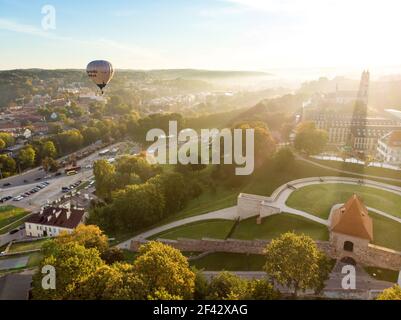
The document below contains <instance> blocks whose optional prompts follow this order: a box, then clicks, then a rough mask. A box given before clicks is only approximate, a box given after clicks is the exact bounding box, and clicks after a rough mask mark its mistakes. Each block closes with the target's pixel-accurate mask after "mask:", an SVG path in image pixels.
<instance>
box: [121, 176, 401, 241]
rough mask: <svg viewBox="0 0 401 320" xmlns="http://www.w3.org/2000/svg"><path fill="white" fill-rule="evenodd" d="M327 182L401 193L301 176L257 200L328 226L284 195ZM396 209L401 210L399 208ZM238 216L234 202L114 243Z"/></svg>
mask: <svg viewBox="0 0 401 320" xmlns="http://www.w3.org/2000/svg"><path fill="white" fill-rule="evenodd" d="M327 183H336V184H338V183H342V184H353V185H364V186H368V187H373V188H377V189H380V190H384V191H388V192H392V193H395V194H398V195H399V196H401V187H397V186H392V185H388V184H385V183H381V182H377V181H372V180H365V179H364V180H361V179H355V178H346V177H314V178H305V179H299V180H294V181H290V182H288V183H286V184H284V185H282V186H280V187H279V188H277V189H276V190H275V191H274V192H273V193H272V196H271V197H262V198H264V199H265V200H261V202H262V205H263V204H266V205H268V206H273V207H277V208H279V209H280V211H281V212H286V213H291V214H294V215H298V216H301V217H304V218H306V219H309V220H312V221H315V222H317V223H320V224H323V225H326V226H328V225H329V219H322V218H319V217H317V216H314V215H313V214H310V213H307V212H304V211H301V210H298V209H294V208H291V207H289V206H287V205H286V201H287V199H288V198H289V197H290V195H291V194H292V193H293V192H294V191H296V190H297V189H299V188H302V187H306V186H309V185H314V184H327ZM368 209H369V210H371V211H373V212H375V213H377V214H379V215H382V216H384V217H386V218H389V219H392V220H394V221H396V222H399V223H401V218H398V217H395V216H393V215H390V214H388V213H386V212H383V211H380V210H377V209H374V208H370V207H369V208H368ZM400 211H401V209H400ZM238 218H239V215H238V212H237V206H234V207H229V208H225V209H221V210H218V211H213V212H209V213H206V214H202V215H197V216H192V217H188V218H185V219H181V220H177V221H174V222H171V223H168V224H165V225H163V226H160V227H156V228H154V229H151V230H148V231H146V232H144V233H141V234H139V235H136V236H135V237H132V238H131V239H129V240H126V241H124V242H122V243H120V244H118V245H117V246H118V247H120V248H123V249H128V248H129V246H130V243H131V241H132V240H143V239H146V238H149V237H151V236H154V235H157V234H158V233H161V232H164V231H167V230H169V229H172V228H176V227H179V226H183V225H186V224H189V223H193V222H198V221H205V220H215V219H226V220H235V219H238Z"/></svg>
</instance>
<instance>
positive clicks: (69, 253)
mask: <svg viewBox="0 0 401 320" xmlns="http://www.w3.org/2000/svg"><path fill="white" fill-rule="evenodd" d="M43 255H44V258H43V260H42V261H41V263H40V265H39V268H38V271H37V273H36V274H35V275H34V277H33V290H32V293H33V298H34V299H40V300H65V299H73V298H74V297H75V296H76V290H77V289H78V288H79V287H80V284H81V283H82V282H83V281H85V280H86V279H87V278H88V277H89V276H90V275H91V274H93V273H94V272H95V271H96V270H97V268H98V267H100V266H102V265H103V261H102V260H101V259H100V257H99V252H98V251H97V250H96V249H95V248H91V249H86V248H85V247H84V246H82V245H80V244H78V243H76V242H67V243H59V242H56V241H49V242H48V243H46V244H45V245H44V246H43ZM46 265H50V266H53V267H54V268H55V270H56V289H55V290H45V289H44V288H43V287H42V277H43V274H42V273H41V270H42V268H43V266H46Z"/></svg>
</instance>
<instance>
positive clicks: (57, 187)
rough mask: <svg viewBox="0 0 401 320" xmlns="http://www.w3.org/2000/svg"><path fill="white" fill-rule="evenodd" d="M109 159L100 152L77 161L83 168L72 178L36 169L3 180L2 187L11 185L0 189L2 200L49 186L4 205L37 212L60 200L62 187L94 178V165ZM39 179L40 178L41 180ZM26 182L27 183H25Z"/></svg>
mask: <svg viewBox="0 0 401 320" xmlns="http://www.w3.org/2000/svg"><path fill="white" fill-rule="evenodd" d="M121 144H122V142H119V143H116V144H114V145H112V146H109V147H107V149H109V148H118V147H119V146H120V145H121ZM105 149H106V148H105ZM108 158H110V155H105V156H100V155H99V152H98V151H97V152H94V153H93V154H91V155H89V156H88V157H86V158H83V159H81V160H79V161H77V165H78V166H81V168H82V169H81V170H80V171H79V172H78V173H77V174H75V175H71V176H67V175H66V174H65V173H64V170H63V169H60V170H59V171H60V172H62V175H60V176H55V174H54V173H52V174H48V173H46V172H44V171H43V170H39V169H38V168H36V169H32V170H29V171H27V172H25V173H23V174H21V175H17V176H13V177H9V178H7V179H3V180H1V183H2V185H4V183H10V184H11V185H10V186H8V187H2V188H0V198H3V197H5V196H11V197H13V198H14V197H16V196H18V195H20V194H23V193H25V192H28V191H29V190H31V189H33V188H35V186H37V185H39V184H41V183H43V182H45V181H47V182H48V183H49V185H48V186H47V187H45V188H43V189H41V190H39V191H38V192H36V193H33V194H31V195H29V196H28V197H26V198H23V199H22V200H20V201H14V200H13V199H10V200H8V201H6V202H4V203H3V204H2V205H14V206H16V207H20V208H24V209H27V210H30V211H32V212H35V211H37V210H39V208H40V207H41V206H43V205H44V204H46V203H47V202H51V201H54V200H56V199H58V198H60V196H61V195H62V194H63V193H62V191H61V188H62V187H64V186H69V185H71V184H73V183H75V182H77V181H79V180H81V181H82V182H83V181H85V180H88V179H90V178H91V177H93V169H92V165H93V163H94V162H95V161H96V160H99V159H108ZM88 165H91V166H90V168H89V167H87V166H88ZM46 177H47V178H46ZM38 178H40V180H39V179H38ZM36 179H38V180H36ZM24 180H25V181H27V182H24Z"/></svg>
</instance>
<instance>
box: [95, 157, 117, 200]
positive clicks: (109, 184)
mask: <svg viewBox="0 0 401 320" xmlns="http://www.w3.org/2000/svg"><path fill="white" fill-rule="evenodd" d="M93 174H94V176H95V185H96V194H97V195H98V196H99V197H101V198H103V199H108V198H110V195H111V191H112V190H114V185H115V180H114V179H115V167H114V166H113V165H112V164H110V163H109V162H108V161H107V160H97V161H96V162H95V164H94V166H93Z"/></svg>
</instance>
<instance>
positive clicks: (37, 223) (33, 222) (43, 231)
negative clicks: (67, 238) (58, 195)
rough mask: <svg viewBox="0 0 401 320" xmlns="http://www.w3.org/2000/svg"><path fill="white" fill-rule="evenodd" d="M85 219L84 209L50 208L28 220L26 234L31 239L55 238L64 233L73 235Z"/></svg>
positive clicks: (42, 210) (43, 209)
mask: <svg viewBox="0 0 401 320" xmlns="http://www.w3.org/2000/svg"><path fill="white" fill-rule="evenodd" d="M85 219H86V214H85V210H84V209H71V208H69V207H66V208H64V207H52V206H49V207H45V208H42V209H41V210H40V211H39V212H38V213H35V214H33V215H31V216H30V217H29V218H28V219H27V220H26V222H25V232H26V235H27V236H29V237H54V236H57V235H59V234H60V233H61V232H63V231H64V232H67V233H71V232H72V231H73V230H74V229H75V228H76V227H77V226H78V225H80V224H81V223H84V222H85Z"/></svg>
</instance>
